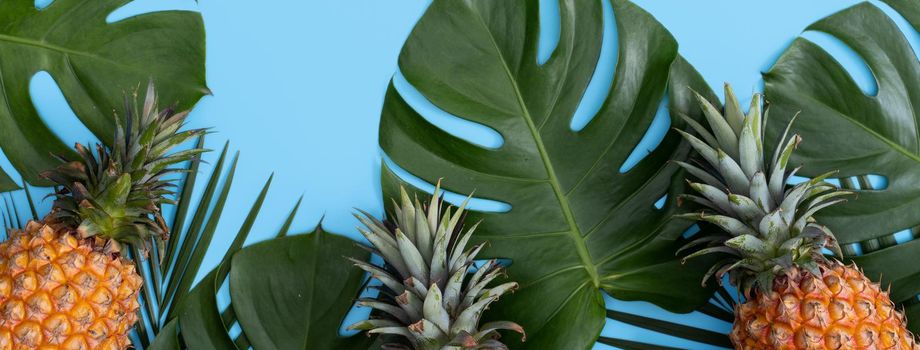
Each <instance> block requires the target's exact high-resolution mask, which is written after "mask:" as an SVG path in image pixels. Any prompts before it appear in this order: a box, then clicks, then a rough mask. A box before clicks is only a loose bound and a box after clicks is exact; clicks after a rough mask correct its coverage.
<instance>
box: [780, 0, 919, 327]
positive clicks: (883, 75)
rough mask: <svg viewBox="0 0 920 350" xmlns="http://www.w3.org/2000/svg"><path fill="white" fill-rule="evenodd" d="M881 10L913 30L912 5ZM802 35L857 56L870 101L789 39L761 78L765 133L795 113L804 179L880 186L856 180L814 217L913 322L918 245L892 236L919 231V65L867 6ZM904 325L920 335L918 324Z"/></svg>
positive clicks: (831, 62) (836, 69)
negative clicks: (857, 251) (834, 178)
mask: <svg viewBox="0 0 920 350" xmlns="http://www.w3.org/2000/svg"><path fill="white" fill-rule="evenodd" d="M885 2H886V3H887V4H888V5H890V6H891V7H892V8H894V9H895V10H896V11H897V12H899V13H900V14H901V15H902V16H903V17H904V18H905V19H906V20H907V21H908V23H910V25H911V26H913V28H915V29H920V5H918V4H917V3H916V2H915V1H907V0H886V1H885ZM808 30H813V31H819V32H824V33H827V34H830V35H832V36H833V37H836V38H838V39H840V40H841V41H842V42H843V43H845V44H846V45H847V46H849V47H850V48H852V49H853V50H854V51H855V52H856V53H857V54H858V55H859V56H861V57H862V58H863V59H864V60H865V62H866V64H867V65H868V67H869V69H870V70H871V72H872V74H873V75H874V77H875V80H876V82H877V84H878V93H877V94H876V95H868V94H866V93H864V92H863V91H862V90H861V89H860V87H859V86H857V84H856V83H855V81H854V79H853V78H852V77H851V76H850V75H849V74H848V73H847V71H846V70H845V69H844V67H843V66H842V65H841V64H840V63H838V62H837V61H836V60H835V59H834V58H833V57H832V56H831V55H830V54H829V53H827V52H826V51H825V50H824V49H822V48H821V47H820V46H818V45H817V44H815V43H814V42H811V41H809V40H807V39H804V38H799V39H796V40H795V42H793V44H792V45H791V46H790V47H789V48H788V49H787V50H786V52H785V53H783V54H782V56H781V57H780V58H779V60H778V61H777V62H776V64H775V65H774V66H773V67H772V68H771V69H770V70H769V71H768V72H767V73H765V74H764V79H765V81H766V97H767V99H768V100H769V102H770V103H771V104H772V107H771V108H772V110H771V112H770V115H771V118H772V119H774V120H778V121H776V122H772V123H771V127H772V128H771V130H770V131H772V133H773V135H776V134H777V133H778V132H780V130H779V129H780V128H781V127H782V126H783V125H785V122H786V121H788V120H789V118H790V117H791V116H792V115H793V114H794V113H795V112H797V111H801V115H800V116H799V117H798V118H797V119H796V122H795V125H794V130H795V131H796V132H798V133H799V134H801V135H802V137H803V139H804V141H803V143H802V145H801V146H800V147H799V149H798V151H797V154H796V157H795V159H794V161H795V162H800V163H802V164H804V169H803V171H802V173H803V174H805V175H809V176H813V175H816V174H819V173H823V172H826V171H833V170H839V171H840V174H839V175H840V177H841V178H843V180H848V179H850V178H851V177H857V178H860V177H863V176H865V175H867V174H880V175H883V176H885V177H887V178H888V186H887V188H883V189H871V188H869V187H868V186H867V185H868V184H869V182H868V181H861V183H862V186H861V188H862V189H860V190H858V194H857V196H855V198H852V199H851V200H850V201H849V202H848V203H846V204H845V205H840V206H836V207H832V208H829V209H827V210H825V211H823V214H821V215H819V216H818V219H819V220H820V221H821V222H823V223H825V224H827V225H828V226H830V228H831V229H832V230H833V231H834V232H835V233H836V234H837V238H838V239H839V240H840V243H841V244H844V246H845V247H847V246H848V245H852V244H860V245H861V246H862V248H863V252H864V253H865V254H862V255H859V256H853V257H852V259H853V260H854V261H855V262H856V263H857V264H858V265H859V266H860V267H862V268H863V269H864V270H865V272H866V274H867V275H868V276H869V277H871V278H881V280H882V283H883V285H889V284H891V286H892V288H891V297H892V299H893V300H896V301H899V302H905V305H907V312H908V319H912V320H917V319H918V318H920V307H918V305H917V303H916V302H915V301H916V299H915V298H916V295H917V293H918V292H920V267H918V265H917V264H912V263H905V262H909V261H914V260H915V259H916V257H917V256H920V241H917V240H913V241H910V242H907V243H904V244H898V245H895V243H896V239H895V238H894V236H893V233H894V232H896V231H901V230H905V229H910V228H914V227H916V226H917V225H920V62H918V60H917V55H916V53H915V52H914V51H913V50H912V49H911V46H910V44H909V43H908V41H907V40H906V39H905V36H904V34H902V32H901V31H900V30H899V29H898V27H897V26H896V24H895V22H894V21H893V20H892V19H891V18H889V17H888V16H887V15H885V13H884V12H883V11H882V10H881V9H879V8H878V7H876V6H875V5H872V4H869V3H862V4H859V5H856V6H853V7H851V8H848V9H846V10H843V11H841V12H838V13H836V14H834V15H831V16H829V17H826V18H824V19H822V20H820V21H818V22H816V23H814V24H812V25H811V26H809V27H808ZM768 139H769V138H768ZM863 179H864V178H863ZM846 183H847V181H844V184H846ZM914 232H917V231H916V230H915V231H914ZM915 235H916V234H915ZM879 248H881V249H879ZM911 325H912V328H913V329H914V331H918V330H920V323H917V322H912V323H911Z"/></svg>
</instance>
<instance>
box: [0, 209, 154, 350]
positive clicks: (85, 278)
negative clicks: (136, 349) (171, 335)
mask: <svg viewBox="0 0 920 350" xmlns="http://www.w3.org/2000/svg"><path fill="white" fill-rule="evenodd" d="M46 220H47V219H46ZM57 226H58V225H53V224H48V223H40V222H36V221H30V222H29V223H28V224H27V225H26V227H25V229H24V230H21V231H17V230H14V231H11V232H10V239H9V240H7V241H6V242H3V243H2V244H0V350H12V349H15V350H19V349H49V350H50V349H106V350H110V349H111V350H116V349H117V350H122V349H127V348H128V347H130V346H131V340H130V339H129V338H128V333H129V332H130V330H131V328H132V327H133V326H134V324H135V323H136V322H137V319H138V318H137V310H138V308H139V304H138V301H137V293H138V291H139V290H140V288H141V286H142V279H141V276H140V275H138V273H137V272H136V270H135V267H134V264H133V262H131V261H130V260H128V259H125V258H122V257H115V256H114V255H113V254H111V253H105V252H103V246H104V245H105V242H104V240H103V239H101V238H98V237H95V238H89V239H80V238H78V236H77V235H76V232H75V231H73V230H71V229H65V228H61V229H55V227H57Z"/></svg>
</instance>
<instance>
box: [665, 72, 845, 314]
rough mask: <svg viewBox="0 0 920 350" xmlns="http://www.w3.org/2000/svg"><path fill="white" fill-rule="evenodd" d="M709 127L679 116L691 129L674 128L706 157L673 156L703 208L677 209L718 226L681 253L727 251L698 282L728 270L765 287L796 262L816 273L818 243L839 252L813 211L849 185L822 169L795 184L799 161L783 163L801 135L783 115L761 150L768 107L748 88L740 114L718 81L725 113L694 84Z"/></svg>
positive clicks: (742, 282) (745, 283)
mask: <svg viewBox="0 0 920 350" xmlns="http://www.w3.org/2000/svg"><path fill="white" fill-rule="evenodd" d="M694 94H695V95H696V98H697V100H698V101H699V104H700V107H701V108H702V109H703V114H704V115H705V117H706V120H707V121H708V124H709V128H708V129H707V128H705V127H703V126H702V125H701V124H699V123H697V122H696V121H694V120H693V119H690V118H688V117H686V116H681V117H682V118H683V119H684V120H685V121H686V122H687V124H688V125H689V126H690V128H692V129H693V131H695V132H696V135H698V136H694V135H692V134H690V133H689V132H685V131H682V130H677V132H679V133H680V134H681V135H682V136H683V137H684V138H685V139H686V140H687V141H688V142H689V143H690V145H691V146H692V147H693V149H695V150H696V152H697V153H698V154H699V156H700V158H702V159H703V160H705V162H697V163H696V164H695V165H694V164H688V163H685V162H676V163H677V164H678V165H680V166H681V167H682V168H684V169H685V170H686V171H687V173H689V174H690V175H692V176H694V177H695V178H696V179H697V180H698V181H699V182H694V181H689V180H688V182H689V184H690V187H691V188H692V189H693V190H694V191H695V192H697V193H698V194H699V195H691V194H684V195H682V196H681V197H680V199H681V200H682V201H687V200H689V201H691V202H694V203H697V204H699V205H701V206H702V207H703V208H705V209H704V210H703V211H700V212H696V213H689V214H682V215H679V216H680V217H683V218H687V219H692V220H697V221H703V222H708V223H711V224H714V225H715V226H718V227H719V228H721V229H722V230H723V231H724V232H721V233H719V234H716V235H706V236H703V237H700V238H697V239H695V240H693V241H691V242H690V243H689V244H687V245H686V246H684V247H683V248H681V250H680V251H679V252H678V253H680V252H682V251H686V250H688V249H690V248H698V247H703V248H702V249H699V250H697V251H696V252H694V253H692V254H690V255H688V256H687V257H685V258H684V260H686V259H690V258H693V257H697V256H700V255H705V254H709V253H727V255H728V256H729V258H727V259H725V260H723V261H721V262H719V263H718V264H716V265H715V266H713V267H712V268H711V269H710V270H709V272H708V273H707V274H706V275H705V277H704V279H703V283H704V284H705V282H706V280H707V279H709V278H710V277H712V276H713V275H715V276H716V277H717V278H719V279H720V281H721V277H722V276H723V275H725V274H726V273H729V278H730V280H731V282H732V283H733V284H735V285H737V286H739V287H741V288H742V290H743V291H744V293H745V295H748V296H749V295H750V291H751V289H753V288H754V287H755V286H758V287H759V288H761V290H762V291H766V290H770V289H772V283H773V280H774V278H775V277H777V276H778V275H781V274H783V273H786V272H789V271H790V270H791V269H792V267H794V266H797V267H800V268H803V269H805V270H806V271H809V272H811V273H814V274H815V275H817V276H820V271H819V264H821V263H825V262H827V261H826V258H825V256H824V254H823V253H822V248H828V249H830V250H831V251H832V252H833V253H835V254H836V255H838V256H841V255H842V254H841V252H840V246H839V245H838V244H837V240H836V238H834V234H833V233H832V232H831V231H830V230H829V229H828V228H827V227H825V226H823V225H820V224H818V223H817V222H815V219H814V218H813V215H814V214H815V213H816V212H817V211H819V210H821V209H823V208H826V207H828V206H831V205H834V204H837V203H840V202H843V201H845V199H843V198H840V197H841V196H843V195H847V194H850V193H851V192H848V191H843V190H840V189H838V188H837V187H836V186H834V185H833V184H830V183H827V182H825V181H824V180H825V179H827V178H828V177H829V176H831V175H833V174H834V173H833V172H832V173H826V174H823V175H820V176H817V177H814V178H812V179H810V180H807V181H804V182H800V183H798V184H796V185H794V186H787V183H788V181H789V178H790V177H792V176H793V175H794V174H795V173H796V172H797V171H798V170H799V168H800V167H799V168H795V169H793V170H792V171H787V166H788V165H789V159H790V157H791V155H792V152H793V150H794V149H795V148H796V147H797V146H798V144H799V143H800V142H801V138H800V137H799V135H797V134H794V135H792V136H791V137H790V136H789V132H790V129H791V126H792V123H793V122H794V121H795V118H796V116H793V118H792V119H791V120H790V122H789V124H788V125H787V126H786V128H785V132H784V133H783V135H782V137H781V138H780V140H779V141H780V142H779V143H778V144H777V148H776V150H775V151H774V153H773V156H772V158H771V159H769V160H768V159H766V157H765V156H764V153H765V152H764V146H763V136H764V128H765V126H766V123H767V120H768V119H769V109H767V111H765V112H763V113H762V110H761V96H760V95H759V94H754V97H753V99H752V100H751V106H750V109H749V112H748V113H747V115H745V114H744V112H743V111H742V110H741V106H740V104H739V103H738V99H737V98H736V97H735V94H734V92H733V91H732V89H731V87H730V86H729V85H728V84H726V85H725V109H724V115H723V114H722V113H720V112H719V110H718V109H716V107H714V106H713V105H712V104H711V103H709V101H707V100H706V99H705V98H704V97H703V96H701V95H700V94H698V93H696V92H694Z"/></svg>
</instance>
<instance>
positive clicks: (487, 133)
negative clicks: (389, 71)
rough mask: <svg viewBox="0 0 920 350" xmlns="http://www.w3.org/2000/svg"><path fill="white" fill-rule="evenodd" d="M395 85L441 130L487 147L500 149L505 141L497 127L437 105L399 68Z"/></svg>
mask: <svg viewBox="0 0 920 350" xmlns="http://www.w3.org/2000/svg"><path fill="white" fill-rule="evenodd" d="M393 87H394V88H395V89H396V91H397V92H399V94H400V95H401V96H402V97H403V99H405V101H406V103H408V104H409V106H410V107H412V109H413V110H415V111H417V112H418V113H419V115H421V116H422V117H424V118H425V120H427V121H428V122H429V123H431V124H434V125H435V126H437V127H438V128H440V129H441V130H444V131H447V132H449V133H451V134H452V135H454V136H456V137H459V138H460V139H463V140H465V141H467V142H470V143H472V144H474V145H478V146H480V147H483V148H487V149H498V148H500V147H501V146H502V145H503V144H504V143H505V140H504V139H503V138H502V135H501V134H499V133H498V131H495V129H492V128H490V127H488V126H485V125H482V124H479V123H476V122H472V121H469V120H466V119H463V118H457V116H455V115H452V114H450V113H447V112H445V111H444V110H443V109H441V108H440V107H438V106H435V105H434V104H433V103H431V101H429V100H428V99H427V98H425V96H424V95H422V93H421V92H419V91H418V90H416V89H415V87H413V86H412V84H409V82H408V81H406V77H404V76H403V75H402V72H400V71H398V70H397V71H396V74H394V75H393Z"/></svg>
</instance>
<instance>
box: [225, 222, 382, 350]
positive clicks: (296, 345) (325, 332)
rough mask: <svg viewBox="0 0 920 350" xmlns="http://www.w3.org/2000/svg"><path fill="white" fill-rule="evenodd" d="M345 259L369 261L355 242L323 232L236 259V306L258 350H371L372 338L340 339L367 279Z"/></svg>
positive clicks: (232, 291)
mask: <svg viewBox="0 0 920 350" xmlns="http://www.w3.org/2000/svg"><path fill="white" fill-rule="evenodd" d="M343 256H349V257H354V258H357V259H364V260H366V259H368V258H369V254H368V253H367V252H366V251H365V250H363V249H361V248H359V247H357V246H356V245H355V243H354V241H351V240H349V239H347V238H344V237H341V236H337V235H332V234H329V233H325V232H323V231H322V229H321V228H319V229H317V230H316V232H314V233H311V234H308V235H295V236H287V237H281V238H276V239H273V240H270V241H266V242H262V243H258V244H255V245H253V246H250V247H247V248H245V249H243V250H241V251H240V252H239V253H237V254H236V255H235V256H234V257H233V260H232V264H231V268H230V295H231V297H232V300H233V304H232V306H233V309H234V310H235V311H236V314H237V317H238V320H239V322H240V326H241V328H242V329H243V332H244V333H245V334H246V337H247V338H248V339H249V341H250V342H252V346H253V348H256V349H359V348H360V349H365V348H367V345H368V344H370V342H371V341H372V339H370V338H368V337H364V336H354V337H350V338H343V337H341V336H339V327H340V325H341V324H342V320H343V319H344V318H345V315H346V313H348V310H349V309H350V308H351V307H352V303H353V302H354V297H355V296H357V294H358V292H359V289H360V287H361V285H362V279H363V277H364V273H363V272H362V271H361V270H359V269H357V268H354V267H353V266H351V264H349V263H347V262H346V261H345V259H344V258H343Z"/></svg>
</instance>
